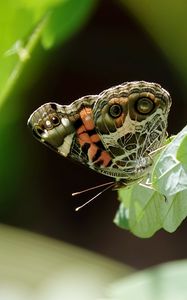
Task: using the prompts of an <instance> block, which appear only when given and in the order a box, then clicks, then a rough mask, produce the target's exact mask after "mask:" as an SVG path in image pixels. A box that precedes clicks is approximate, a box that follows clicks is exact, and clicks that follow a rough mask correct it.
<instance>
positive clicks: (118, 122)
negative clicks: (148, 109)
mask: <svg viewBox="0 0 187 300" xmlns="http://www.w3.org/2000/svg"><path fill="white" fill-rule="evenodd" d="M125 117H126V116H125V114H124V113H122V114H121V116H120V117H119V118H117V119H115V124H116V127H117V128H119V127H121V126H122V125H123V123H124V121H125Z"/></svg>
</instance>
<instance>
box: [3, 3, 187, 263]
mask: <svg viewBox="0 0 187 300" xmlns="http://www.w3.org/2000/svg"><path fill="white" fill-rule="evenodd" d="M23 80H26V79H25V78H23ZM132 80H147V81H153V82H158V83H160V84H161V85H162V86H163V87H164V88H165V89H167V90H168V91H169V92H170V94H171V96H172V98H173V105H172V108H171V113H170V116H169V128H168V131H169V134H175V133H177V132H178V131H179V130H181V129H182V128H183V127H184V126H185V121H186V120H185V119H186V118H185V115H186V111H185V110H186V107H185V98H186V95H185V87H184V86H183V83H181V81H180V79H179V76H178V74H177V73H176V70H175V69H174V67H173V66H172V65H171V64H169V62H168V61H167V60H166V57H165V56H164V54H163V53H162V52H161V50H160V49H159V48H158V47H157V46H156V44H155V43H154V42H153V41H152V40H151V39H150V37H149V36H148V35H147V34H146V32H144V31H143V29H142V28H141V26H140V25H139V24H138V23H137V21H136V20H135V19H134V18H133V17H132V16H131V15H130V14H129V13H128V11H126V12H124V10H122V9H121V7H120V5H119V4H117V2H115V1H107V0H106V1H101V2H100V5H99V6H98V8H97V9H96V11H95V13H94V14H93V16H92V18H91V19H90V21H89V22H88V23H87V25H86V26H85V27H84V28H83V29H82V30H81V31H79V33H78V34H76V35H74V36H73V37H72V38H71V39H70V40H69V41H68V42H66V44H63V46H62V47H59V48H58V49H56V50H53V51H51V52H50V53H49V54H48V64H47V65H46V64H45V66H43V68H42V72H41V74H40V75H39V76H37V77H36V79H35V80H34V79H33V82H32V83H31V84H30V86H29V87H28V88H27V89H26V90H25V91H24V94H23V95H22V96H24V98H25V103H24V105H23V108H22V109H23V111H24V113H23V117H22V118H21V119H20V120H18V121H17V125H16V126H17V129H15V132H14V137H15V136H16V130H17V131H18V130H19V131H21V135H22V136H21V138H20V139H23V140H24V145H23V144H21V143H20V154H19V159H20V163H19V165H20V169H21V171H22V172H23V174H24V176H23V177H20V178H19V176H18V173H19V170H17V171H18V173H17V174H16V173H15V182H14V183H13V184H12V183H10V190H11V189H15V199H12V196H10V195H12V194H11V193H10V191H9V190H7V192H6V198H7V199H5V200H6V201H4V202H6V207H5V206H4V207H3V209H2V210H1V221H2V222H3V223H6V224H11V225H14V226H17V227H21V228H25V229H29V230H31V231H34V232H38V233H42V234H45V235H48V236H51V237H54V238H57V239H59V240H63V241H66V242H69V243H72V244H75V245H78V246H81V247H85V248H87V249H90V250H92V251H96V252H98V253H101V254H103V255H106V256H108V257H112V258H114V259H116V260H119V261H122V262H124V263H127V264H129V265H131V266H133V267H137V268H145V267H148V266H151V265H154V264H158V263H161V262H165V261H170V260H175V259H180V258H186V253H187V243H186V230H187V223H186V222H183V224H182V225H181V226H180V227H179V228H178V230H177V231H176V232H175V233H173V234H169V233H167V232H164V231H159V232H158V233H156V234H155V235H154V236H153V237H152V238H149V239H140V238H137V237H135V236H133V235H132V234H131V233H129V232H127V231H124V230H121V229H119V228H117V227H116V226H115V225H114V224H113V222H112V220H113V218H114V215H115V212H116V210H117V208H118V205H119V203H118V200H117V193H116V192H114V191H107V192H105V193H104V194H103V195H101V196H100V197H99V198H97V199H96V200H95V201H94V202H93V203H92V204H90V205H88V206H86V207H85V208H83V209H82V210H80V211H79V212H75V211H74V210H75V208H76V207H77V206H79V205H81V204H82V203H84V202H86V201H87V200H88V199H89V198H91V197H92V196H93V195H94V194H95V192H94V193H91V192H90V193H86V194H85V195H81V196H79V197H75V198H73V197H71V193H72V192H74V191H79V190H83V189H86V188H89V187H92V186H96V185H99V184H102V183H104V182H108V181H109V180H110V178H109V179H108V178H107V177H104V176H102V175H100V174H97V173H94V172H93V171H91V170H89V169H87V168H84V167H82V166H79V165H77V164H74V163H73V162H72V161H69V160H67V159H65V158H63V157H60V156H58V155H57V154H56V153H53V152H52V151H50V150H49V149H47V148H45V147H43V145H42V144H40V143H38V142H37V141H36V140H35V139H34V138H33V137H32V135H31V133H30V131H29V129H28V128H27V126H26V122H27V119H28V117H29V115H30V114H31V113H32V112H33V110H34V109H36V108H37V107H38V106H39V105H41V104H43V103H45V102H48V101H55V102H59V103H61V104H69V103H71V102H72V101H74V100H75V99H77V98H79V97H82V96H84V95H86V94H97V93H99V92H101V91H102V90H104V89H106V88H109V87H111V86H113V85H116V84H120V83H122V82H125V81H132ZM16 142H17V143H19V139H18V140H17V141H16ZM23 152H24V153H26V155H25V154H24V155H23V156H22V153H23ZM14 184H15V185H14ZM10 198H11V199H10Z"/></svg>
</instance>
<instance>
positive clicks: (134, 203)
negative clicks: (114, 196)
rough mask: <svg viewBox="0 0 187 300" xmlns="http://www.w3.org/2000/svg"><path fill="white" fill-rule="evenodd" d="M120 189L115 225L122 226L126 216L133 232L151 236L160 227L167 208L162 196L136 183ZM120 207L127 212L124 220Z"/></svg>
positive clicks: (143, 236)
mask: <svg viewBox="0 0 187 300" xmlns="http://www.w3.org/2000/svg"><path fill="white" fill-rule="evenodd" d="M122 190H123V193H122V192H121V191H119V198H120V200H121V201H122V204H121V205H120V209H119V211H118V212H117V214H116V217H115V220H114V221H115V223H116V225H118V226H120V227H123V226H122V225H121V224H123V222H126V223H127V221H126V218H127V216H128V227H129V230H130V231H131V232H132V233H133V234H135V235H136V236H139V237H142V238H148V237H150V236H152V235H153V234H154V233H155V232H156V231H157V230H159V229H160V228H161V227H162V224H163V219H164V214H166V212H167V209H168V205H167V204H166V202H165V201H164V197H163V196H162V195H160V194H159V193H158V192H156V191H154V190H152V189H150V188H146V187H144V186H141V185H138V184H136V185H133V186H131V187H130V188H129V189H126V188H124V189H122ZM122 209H123V210H126V211H127V212H128V213H126V215H125V218H124V220H123V215H122V213H121V210H122ZM119 215H120V216H121V217H120V218H119ZM124 228H125V226H124Z"/></svg>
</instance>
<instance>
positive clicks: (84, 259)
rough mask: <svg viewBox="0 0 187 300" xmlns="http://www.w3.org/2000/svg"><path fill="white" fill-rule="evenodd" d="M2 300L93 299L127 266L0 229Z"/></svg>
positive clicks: (78, 249) (50, 240) (27, 233)
mask: <svg viewBox="0 0 187 300" xmlns="http://www.w3.org/2000/svg"><path fill="white" fill-rule="evenodd" d="M0 236H1V239H0V266H1V268H0V298H1V299H2V300H23V299H35V300H58V299H59V300H60V299H66V300H72V299H77V300H88V299H89V300H95V299H98V297H101V296H103V294H104V290H105V287H106V286H107V285H108V284H110V283H111V282H113V281H114V280H117V279H119V278H121V277H124V276H126V275H127V274H129V273H131V272H132V269H130V268H129V267H127V266H125V265H123V264H120V263H118V262H115V261H113V260H110V259H107V258H104V257H102V256H100V255H96V254H94V253H91V252H89V251H86V250H83V249H81V248H78V247H75V246H72V245H68V244H66V243H63V242H59V241H55V240H52V239H49V238H46V237H43V236H40V235H36V234H32V233H29V232H27V231H21V230H16V229H13V228H9V227H7V226H3V225H1V226H0Z"/></svg>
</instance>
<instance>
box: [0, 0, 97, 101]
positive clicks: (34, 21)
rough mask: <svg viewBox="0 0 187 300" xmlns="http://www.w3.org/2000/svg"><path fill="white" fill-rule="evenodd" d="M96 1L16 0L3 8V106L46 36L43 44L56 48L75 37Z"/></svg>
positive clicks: (0, 54)
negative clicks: (34, 50) (39, 42)
mask: <svg viewBox="0 0 187 300" xmlns="http://www.w3.org/2000/svg"><path fill="white" fill-rule="evenodd" d="M95 3H96V2H95V1H93V0H80V1H76V0H43V1H39V2H38V1H36V0H34V1H26V0H17V1H16V2H15V1H13V0H10V1H5V2H2V3H1V9H0V20H1V21H0V25H1V30H2V33H1V37H0V68H1V73H0V91H1V92H0V107H1V105H2V104H3V102H4V100H5V99H6V97H7V95H8V94H9V93H10V91H11V89H12V87H13V86H14V85H15V83H16V81H17V79H18V78H19V76H20V74H21V71H22V69H23V67H24V65H25V63H26V62H27V61H28V60H29V59H31V58H32V57H31V54H32V51H33V49H34V48H35V46H36V44H37V43H38V41H39V40H40V38H41V36H42V35H43V37H42V39H43V45H45V47H52V46H54V45H55V44H57V43H59V42H63V41H64V40H66V39H67V38H68V37H69V36H71V35H72V34H73V33H74V32H75V31H76V30H77V29H79V28H80V26H81V25H82V24H83V23H84V22H85V21H86V20H87V19H88V17H89V15H90V13H91V11H92V9H93V6H94V5H95Z"/></svg>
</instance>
